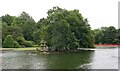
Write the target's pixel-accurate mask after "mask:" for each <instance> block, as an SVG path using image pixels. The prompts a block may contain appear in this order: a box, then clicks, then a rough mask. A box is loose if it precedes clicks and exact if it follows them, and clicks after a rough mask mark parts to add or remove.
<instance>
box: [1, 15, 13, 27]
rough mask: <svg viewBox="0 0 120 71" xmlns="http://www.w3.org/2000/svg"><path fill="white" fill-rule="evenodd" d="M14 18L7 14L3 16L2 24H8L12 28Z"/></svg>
mask: <svg viewBox="0 0 120 71" xmlns="http://www.w3.org/2000/svg"><path fill="white" fill-rule="evenodd" d="M13 19H14V17H13V16H10V15H8V14H6V15H5V16H2V22H5V23H7V25H8V26H11V23H12V22H13Z"/></svg>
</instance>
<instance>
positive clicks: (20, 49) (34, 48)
mask: <svg viewBox="0 0 120 71" xmlns="http://www.w3.org/2000/svg"><path fill="white" fill-rule="evenodd" d="M100 46H103V47H104V46H105V47H106V46H108V47H109V46H110V47H114V46H115V47H116V46H120V44H95V47H100ZM36 48H38V47H28V48H0V51H31V50H32V51H35V50H36ZM80 49H82V50H83V48H80ZM84 49H86V48H84ZM90 49H94V48H90Z"/></svg>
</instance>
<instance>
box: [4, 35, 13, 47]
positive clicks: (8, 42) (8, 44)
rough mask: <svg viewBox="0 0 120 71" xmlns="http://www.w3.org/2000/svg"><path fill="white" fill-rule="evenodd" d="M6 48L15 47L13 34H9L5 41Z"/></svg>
mask: <svg viewBox="0 0 120 71" xmlns="http://www.w3.org/2000/svg"><path fill="white" fill-rule="evenodd" d="M3 47H4V48H13V47H14V40H13V38H12V36H11V35H7V36H6V38H5V40H4V42H3Z"/></svg>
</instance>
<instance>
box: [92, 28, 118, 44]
mask: <svg viewBox="0 0 120 71" xmlns="http://www.w3.org/2000/svg"><path fill="white" fill-rule="evenodd" d="M118 30H119V29H116V28H115V27H113V26H110V27H101V28H100V29H95V30H94V32H95V33H94V34H95V41H96V44H99V43H101V44H120V39H119V32H118Z"/></svg>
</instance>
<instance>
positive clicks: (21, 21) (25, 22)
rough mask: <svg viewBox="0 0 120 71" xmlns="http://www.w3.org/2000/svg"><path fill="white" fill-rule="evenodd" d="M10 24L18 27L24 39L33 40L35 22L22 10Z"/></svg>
mask: <svg viewBox="0 0 120 71" xmlns="http://www.w3.org/2000/svg"><path fill="white" fill-rule="evenodd" d="M12 26H13V27H15V26H17V27H20V28H21V30H22V33H23V36H24V38H25V39H26V40H33V37H32V34H33V32H34V31H36V23H35V21H34V19H33V18H32V17H31V16H30V15H29V14H28V13H26V12H22V13H21V14H20V16H19V17H16V18H15V19H14V20H13V23H12Z"/></svg>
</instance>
